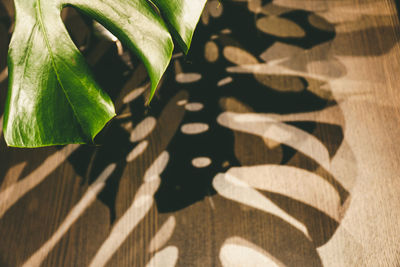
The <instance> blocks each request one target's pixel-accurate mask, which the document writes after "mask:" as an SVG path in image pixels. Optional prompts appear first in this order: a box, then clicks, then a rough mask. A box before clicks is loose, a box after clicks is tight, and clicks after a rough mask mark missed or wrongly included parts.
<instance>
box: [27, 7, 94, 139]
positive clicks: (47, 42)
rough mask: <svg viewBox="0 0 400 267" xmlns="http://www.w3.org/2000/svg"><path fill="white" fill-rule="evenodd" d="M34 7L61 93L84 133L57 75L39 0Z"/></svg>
mask: <svg viewBox="0 0 400 267" xmlns="http://www.w3.org/2000/svg"><path fill="white" fill-rule="evenodd" d="M35 9H36V17H37V19H38V21H39V27H40V28H42V31H43V38H44V40H45V43H46V46H47V50H48V51H49V55H50V61H51V65H52V66H53V69H54V72H55V74H56V77H57V81H58V83H59V84H60V86H61V89H62V90H63V93H64V95H65V97H66V98H67V101H68V104H69V105H70V107H71V109H72V112H73V113H74V115H75V118H76V120H77V121H78V123H79V127H80V128H81V130H82V132H83V133H84V134H86V133H85V130H84V129H83V127H82V125H83V124H82V122H81V121H80V120H79V117H78V114H77V113H76V111H75V109H74V106H73V105H72V103H71V100H70V99H69V97H68V94H67V92H66V90H65V88H64V86H63V84H62V82H61V80H60V76H59V73H58V70H57V67H56V64H55V59H54V55H53V50H52V48H51V45H50V41H49V39H48V37H47V31H46V28H45V26H44V23H43V14H42V7H41V0H36V8H35Z"/></svg>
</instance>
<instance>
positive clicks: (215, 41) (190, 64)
mask: <svg viewBox="0 0 400 267" xmlns="http://www.w3.org/2000/svg"><path fill="white" fill-rule="evenodd" d="M4 3H5V4H7V5H5V6H6V7H7V9H5V8H4V7H2V6H0V8H2V9H4V12H0V14H3V13H4V14H9V12H5V10H10V5H9V3H10V2H9V1H5V2H4ZM1 23H2V22H0V35H1V36H3V37H0V51H3V52H1V54H4V53H5V52H4V51H6V48H5V47H4V46H5V45H6V42H4V40H5V39H4V38H6V37H5V36H7V29H6V26H5V25H3V24H1ZM71 25H74V23H72V24H71ZM70 30H71V31H73V30H79V29H70ZM95 41H96V39H95ZM97 41H99V43H98V46H96V45H94V46H93V47H90V48H87V49H88V51H85V53H87V58H88V59H90V60H93V62H92V65H93V66H94V67H93V68H94V73H95V75H96V76H97V77H98V78H99V82H100V83H101V84H102V86H103V87H104V88H105V89H106V90H107V91H108V92H110V94H111V95H112V96H113V98H114V99H115V100H116V103H117V105H118V110H119V112H120V114H122V115H121V116H119V117H118V118H117V119H116V120H114V121H113V122H112V123H111V124H110V125H109V127H108V128H107V129H106V130H105V131H104V132H103V133H102V134H101V135H100V136H99V138H98V141H97V142H98V143H99V144H100V145H99V146H96V147H93V146H84V145H81V146H74V145H71V146H66V147H63V148H61V147H57V148H56V147H53V148H44V149H35V150H26V149H13V148H7V147H6V145H5V144H4V141H3V140H1V144H0V151H1V152H0V160H1V161H0V237H1V242H0V266H96V267H97V266H163V267H164V266H166V267H168V266H185V267H187V266H223V267H228V266H390V267H392V266H393V267H394V266H400V246H399V245H398V244H399V243H400V227H399V226H398V225H399V222H400V200H399V197H398V196H399V195H400V180H399V171H400V167H399V164H398V162H399V161H400V150H399V149H398V147H399V146H400V139H399V138H398V136H399V135H400V127H399V125H400V106H399V103H400V93H399V90H400V87H399V84H400V80H399V78H398V77H399V75H397V73H398V72H399V67H400V47H399V41H400V24H399V20H398V13H397V10H396V6H395V1H387V0H378V1H376V0H374V1H372V0H371V1H357V0H346V1H327V0H320V1H311V0H304V1H303V0H302V1H298V0H274V1H245V0H235V1H223V2H222V1H221V2H220V1H217V0H209V2H208V4H207V7H206V9H205V11H204V14H203V16H202V19H201V21H200V24H199V27H198V29H197V31H196V35H195V37H194V40H193V44H192V45H193V47H192V49H191V52H190V54H189V56H187V57H183V56H182V55H181V54H176V55H175V56H174V59H173V62H172V64H171V66H170V67H169V69H168V71H167V74H166V75H165V77H164V80H163V82H162V86H161V88H160V90H159V91H158V93H157V95H156V97H155V99H154V101H153V102H152V104H151V106H150V108H146V107H144V103H145V99H146V92H145V89H146V78H145V76H144V71H143V67H142V66H141V65H139V64H137V62H136V61H135V60H134V59H132V61H133V63H134V64H133V65H134V66H138V67H137V68H135V69H134V70H132V69H131V66H132V65H131V63H130V64H127V62H128V61H129V60H130V56H129V54H128V53H125V54H123V55H122V56H123V57H124V58H121V55H118V53H117V52H118V51H117V48H116V47H115V45H113V44H112V43H107V45H104V44H105V42H104V41H103V42H101V41H100V40H97ZM120 52H121V51H120ZM91 53H92V54H91ZM0 60H1V62H0V66H3V68H4V66H5V58H4V57H0ZM0 72H1V70H0ZM5 75H7V74H5ZM0 86H1V92H3V93H2V95H4V92H5V90H6V82H5V81H3V82H2V83H1V82H0ZM116 92H120V94H119V95H118V94H117V93H116ZM130 92H133V93H130ZM2 99H3V97H2ZM3 101H4V100H3ZM2 105H3V104H2Z"/></svg>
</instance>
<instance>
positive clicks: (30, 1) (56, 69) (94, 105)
mask: <svg viewBox="0 0 400 267" xmlns="http://www.w3.org/2000/svg"><path fill="white" fill-rule="evenodd" d="M154 4H155V5H157V8H158V9H159V10H160V12H161V14H162V16H164V17H165V18H166V20H167V23H168V25H169V29H170V30H171V32H172V35H173V36H174V37H175V38H176V39H177V42H178V43H179V44H180V46H181V47H183V49H184V51H185V52H187V48H188V47H189V46H190V41H191V36H192V34H193V30H194V27H195V26H196V23H197V21H198V19H199V16H200V14H201V11H202V8H203V6H204V4H205V0H173V1H170V0H158V1H155V2H154ZM67 5H70V6H73V7H75V8H77V9H79V10H80V11H81V12H83V13H85V14H87V15H88V16H90V17H92V18H93V19H95V20H97V21H99V22H100V23H101V24H103V25H104V26H105V27H106V28H107V29H109V30H110V31H111V32H112V33H113V34H114V35H115V36H117V37H118V38H119V39H120V40H121V41H122V42H123V43H124V44H125V45H126V46H127V47H129V48H130V49H131V50H132V51H133V52H135V53H136V55H137V56H138V57H139V58H140V59H141V60H142V61H143V63H144V65H145V66H146V68H147V71H148V73H149V77H150V80H151V84H152V86H151V96H152V95H153V94H154V91H155V89H156V87H157V84H158V82H159V80H160V79H161V76H162V75H163V73H164V71H165V69H166V67H167V66H168V64H169V61H170V59H171V55H172V50H173V41H172V37H171V34H170V32H169V30H168V28H167V26H166V24H165V23H164V21H163V19H162V18H161V16H160V14H159V12H157V10H156V9H155V8H154V7H153V3H150V2H149V1H148V0H113V1H111V0H15V8H16V25H15V30H14V34H13V37H12V40H11V43H10V49H9V59H8V65H9V73H10V76H9V93H8V97H7V102H6V108H5V113H4V114H5V115H4V126H3V127H4V136H5V139H6V142H7V144H8V145H9V146H17V147H39V146H48V145H59V144H68V143H90V142H92V141H93V138H94V137H95V136H96V135H97V134H98V132H99V131H100V130H101V129H102V128H103V127H104V125H105V124H106V123H107V122H108V121H109V120H110V119H111V118H112V117H114V116H115V111H114V105H113V103H112V101H111V99H110V97H109V96H108V95H107V94H106V93H104V92H103V91H102V90H101V88H100V87H99V85H98V84H97V83H96V81H95V80H94V78H93V76H92V74H91V72H90V70H89V67H88V65H87V63H86V62H85V60H84V58H83V56H82V55H81V54H80V52H79V50H78V49H77V48H76V47H75V45H74V43H73V42H72V40H71V38H70V36H69V35H68V32H67V30H66V28H65V26H64V24H63V22H62V20H61V17H60V12H61V10H62V8H63V7H65V6H67ZM184 12H186V13H184ZM164 14H165V15H164Z"/></svg>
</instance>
